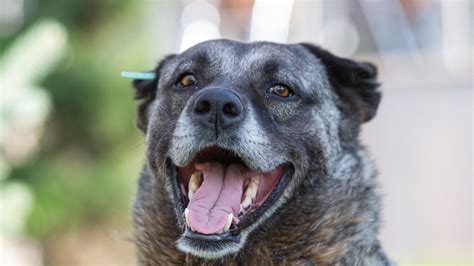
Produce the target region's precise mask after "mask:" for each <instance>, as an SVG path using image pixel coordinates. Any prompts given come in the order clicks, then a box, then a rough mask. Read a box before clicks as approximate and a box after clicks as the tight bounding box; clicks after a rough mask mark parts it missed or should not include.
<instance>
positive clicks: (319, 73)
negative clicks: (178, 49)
mask: <svg viewBox="0 0 474 266" xmlns="http://www.w3.org/2000/svg"><path fill="white" fill-rule="evenodd" d="M155 73H156V78H155V79H154V80H135V81H134V86H135V88H136V96H137V98H139V99H142V100H143V101H142V103H141V104H140V106H139V110H138V126H139V128H141V129H142V130H143V131H144V132H145V134H146V139H147V141H146V143H147V159H148V161H147V163H148V167H149V169H150V170H151V171H152V172H153V175H154V176H155V178H160V179H163V181H164V183H165V184H166V190H167V193H168V194H169V198H170V200H171V202H172V203H173V204H174V206H175V212H176V218H177V221H178V223H179V224H180V225H182V227H183V228H184V229H183V233H182V236H181V238H180V239H179V240H178V241H177V247H178V248H179V249H180V250H182V251H184V252H187V253H191V254H194V255H196V256H199V257H204V258H217V257H222V256H225V255H227V254H230V253H235V252H237V251H239V250H240V249H241V248H242V247H243V246H244V245H245V241H246V239H247V238H248V237H249V236H250V235H251V233H252V231H253V230H255V229H256V228H258V227H259V226H260V225H263V224H265V223H266V222H268V221H267V220H268V219H270V217H271V216H272V214H273V213H275V212H278V210H279V208H284V206H283V203H284V202H285V201H286V200H287V199H288V198H290V197H292V196H294V195H295V194H296V193H297V191H298V187H299V186H300V185H302V184H307V185H314V184H315V183H317V182H318V180H322V179H324V178H326V177H327V176H328V174H327V173H328V171H332V169H331V166H332V164H333V163H334V161H336V160H337V157H338V154H340V152H341V150H344V149H346V148H347V146H351V145H354V143H357V135H358V129H359V126H360V124H361V123H363V122H365V121H368V120H370V119H371V118H372V117H373V116H374V115H375V113H376V109H377V106H378V103H379V101H380V93H379V92H378V91H377V90H376V88H377V86H378V84H377V82H376V80H375V78H376V75H377V74H376V68H375V67H374V66H373V65H371V64H368V63H359V62H355V61H351V60H348V59H343V58H339V57H337V56H334V55H332V54H330V53H329V52H327V51H325V50H323V49H321V48H318V47H316V46H312V45H308V44H292V45H284V44H275V43H268V42H257V43H240V42H235V41H229V40H215V41H208V42H204V43H200V44H198V45H196V46H194V47H192V48H189V49H188V50H186V51H184V52H183V53H181V54H177V55H171V56H168V57H166V58H165V59H164V60H162V61H161V63H160V64H159V66H158V67H157V68H156V69H155Z"/></svg>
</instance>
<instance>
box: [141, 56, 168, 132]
mask: <svg viewBox="0 0 474 266" xmlns="http://www.w3.org/2000/svg"><path fill="white" fill-rule="evenodd" d="M173 57H175V55H174V54H172V55H168V56H166V57H165V58H164V59H163V60H161V61H160V62H159V63H158V66H157V67H156V68H155V69H154V70H151V71H149V72H154V73H155V78H154V79H134V80H133V82H132V85H133V87H134V88H135V99H136V100H141V102H140V104H139V105H138V108H137V122H136V123H137V127H138V128H139V129H141V130H142V131H143V132H146V130H147V125H148V115H147V113H148V106H149V105H150V103H151V102H153V100H155V97H156V91H157V89H158V88H157V87H158V81H159V80H160V72H161V69H162V68H163V65H164V64H165V62H166V61H168V60H169V59H171V58H173Z"/></svg>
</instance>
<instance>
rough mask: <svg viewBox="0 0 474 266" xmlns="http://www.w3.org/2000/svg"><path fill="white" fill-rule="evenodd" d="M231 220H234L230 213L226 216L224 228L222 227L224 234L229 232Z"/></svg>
mask: <svg viewBox="0 0 474 266" xmlns="http://www.w3.org/2000/svg"><path fill="white" fill-rule="evenodd" d="M233 219H234V214H232V213H230V214H229V215H228V216H227V223H226V224H225V226H224V232H227V231H229V229H230V225H231V224H232V220H233Z"/></svg>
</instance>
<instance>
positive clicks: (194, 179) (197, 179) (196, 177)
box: [188, 171, 202, 199]
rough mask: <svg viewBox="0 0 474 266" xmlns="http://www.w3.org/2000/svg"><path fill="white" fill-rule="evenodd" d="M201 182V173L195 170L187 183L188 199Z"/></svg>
mask: <svg viewBox="0 0 474 266" xmlns="http://www.w3.org/2000/svg"><path fill="white" fill-rule="evenodd" d="M201 183H202V173H201V172H199V171H197V172H195V173H194V174H192V175H191V178H189V185H188V199H191V198H192V196H193V195H194V192H196V190H197V189H198V188H199V186H201Z"/></svg>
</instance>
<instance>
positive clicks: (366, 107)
mask: <svg viewBox="0 0 474 266" xmlns="http://www.w3.org/2000/svg"><path fill="white" fill-rule="evenodd" d="M301 45H303V46H304V47H305V48H306V49H308V50H309V51H310V52H311V53H312V54H314V55H315V56H316V57H317V58H318V59H319V60H320V61H321V62H322V63H323V64H324V66H325V68H326V72H327V75H328V78H329V82H330V83H331V85H332V87H333V88H334V90H335V91H336V93H337V95H338V96H339V98H340V99H341V103H342V105H341V108H342V111H343V112H346V113H348V114H349V115H356V118H357V119H358V121H359V122H360V123H363V122H367V121H369V120H370V119H372V118H373V117H374V116H375V114H376V113H377V107H378V105H379V102H380V99H381V93H380V91H378V90H377V88H378V87H379V86H380V83H378V82H377V67H376V66H374V65H373V64H371V63H366V62H356V61H353V60H350V59H346V58H341V57H338V56H335V55H333V54H331V53H330V52H328V51H326V50H324V49H322V48H320V47H317V46H314V45H312V44H307V43H302V44H301Z"/></svg>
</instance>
